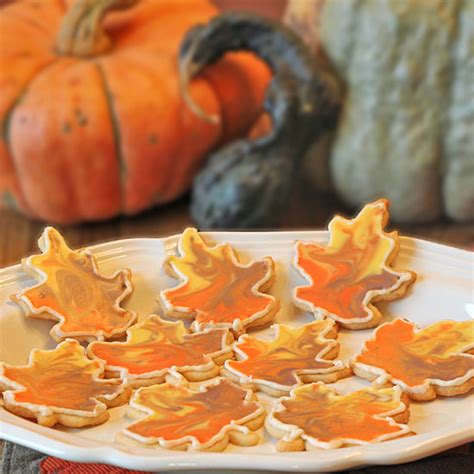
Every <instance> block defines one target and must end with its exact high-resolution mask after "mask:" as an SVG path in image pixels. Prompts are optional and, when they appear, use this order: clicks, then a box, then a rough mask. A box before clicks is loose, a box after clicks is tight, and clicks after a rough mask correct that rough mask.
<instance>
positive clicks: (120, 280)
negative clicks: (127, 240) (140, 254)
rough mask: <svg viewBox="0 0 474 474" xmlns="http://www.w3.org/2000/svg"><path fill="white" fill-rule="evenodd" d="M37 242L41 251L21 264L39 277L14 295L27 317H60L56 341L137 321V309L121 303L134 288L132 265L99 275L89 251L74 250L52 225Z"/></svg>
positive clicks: (117, 331) (87, 337) (99, 334)
mask: <svg viewBox="0 0 474 474" xmlns="http://www.w3.org/2000/svg"><path fill="white" fill-rule="evenodd" d="M39 247H40V249H41V251H42V252H43V253H42V254H40V255H33V256H31V257H28V258H27V259H25V260H23V261H22V265H23V269H24V270H25V271H26V272H28V273H30V274H31V275H32V276H34V277H35V278H37V279H38V280H39V281H40V282H39V283H38V284H37V285H36V286H33V287H31V288H26V289H24V290H22V291H20V292H19V293H17V294H16V295H14V296H12V297H11V299H12V300H13V301H14V302H16V303H18V304H20V305H21V307H22V309H23V310H24V312H25V314H26V315H27V316H31V317H34V318H42V319H53V320H56V321H59V322H58V324H55V325H54V326H53V328H52V329H51V332H50V334H51V336H52V337H53V339H54V340H55V341H58V342H59V341H61V340H63V339H65V338H74V339H77V340H79V341H92V340H95V339H99V340H100V339H104V338H105V339H110V338H115V337H119V336H121V335H122V334H124V333H125V331H126V330H127V328H128V327H129V326H131V325H132V324H133V323H134V322H135V320H136V314H135V313H134V312H132V311H126V310H125V309H123V308H121V307H120V304H121V302H122V301H123V300H124V299H125V298H126V297H127V296H128V295H129V294H130V293H131V292H132V283H131V279H130V278H131V275H130V271H129V270H120V271H118V272H116V273H115V274H113V275H112V276H110V277H105V276H103V275H101V274H100V273H99V270H98V268H97V264H96V261H95V259H94V257H93V256H92V254H91V253H89V252H88V251H87V250H84V249H82V250H76V251H73V250H71V249H70V248H69V247H68V246H67V244H66V242H65V241H64V238H63V237H62V235H61V234H60V233H59V232H58V231H57V230H56V229H54V228H52V227H47V228H46V229H45V230H44V232H43V235H42V236H41V238H40V240H39Z"/></svg>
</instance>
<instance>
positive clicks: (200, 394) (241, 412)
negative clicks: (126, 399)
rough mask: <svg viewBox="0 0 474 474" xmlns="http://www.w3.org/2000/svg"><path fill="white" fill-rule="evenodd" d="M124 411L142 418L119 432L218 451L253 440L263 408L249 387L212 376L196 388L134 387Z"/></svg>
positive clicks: (144, 439) (167, 444)
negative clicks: (212, 379)
mask: <svg viewBox="0 0 474 474" xmlns="http://www.w3.org/2000/svg"><path fill="white" fill-rule="evenodd" d="M129 415H130V416H132V417H134V418H135V417H138V418H141V419H140V420H139V421H137V422H135V423H133V424H131V425H130V426H128V427H127V428H126V429H125V430H124V434H125V435H127V436H129V437H131V438H133V439H135V440H138V441H140V442H142V443H146V444H159V445H160V446H162V447H164V448H169V449H179V450H184V449H188V450H192V451H223V450H224V449H225V448H226V447H227V445H228V444H229V443H232V444H236V445H238V446H254V445H256V444H258V442H259V439H260V437H259V435H258V433H255V431H256V430H258V429H259V428H260V427H262V426H263V423H264V419H265V411H264V409H263V408H262V407H261V406H260V405H259V403H258V402H257V401H256V400H255V398H254V395H253V394H252V392H251V391H250V390H244V389H242V388H239V387H237V386H236V385H234V384H232V383H231V382H229V381H228V380H226V379H222V378H220V379H216V380H214V381H212V382H211V383H207V384H206V385H201V387H200V389H199V390H197V391H195V390H191V389H189V388H188V387H187V386H185V385H172V384H168V383H165V384H161V385H154V386H152V387H144V388H140V389H138V390H137V391H136V392H135V394H134V396H133V397H132V399H131V400H130V409H129Z"/></svg>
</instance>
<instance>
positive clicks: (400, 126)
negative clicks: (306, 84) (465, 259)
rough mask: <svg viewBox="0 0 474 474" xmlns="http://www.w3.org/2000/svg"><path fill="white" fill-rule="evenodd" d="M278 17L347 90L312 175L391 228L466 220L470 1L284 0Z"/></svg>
mask: <svg viewBox="0 0 474 474" xmlns="http://www.w3.org/2000/svg"><path fill="white" fill-rule="evenodd" d="M285 17H286V19H285V21H286V23H287V24H289V25H290V26H291V27H292V28H293V29H294V30H295V31H297V32H299V33H300V34H302V36H303V37H304V38H305V40H306V42H307V43H308V44H309V45H310V46H311V48H312V49H313V51H314V52H315V53H316V54H317V55H318V56H324V57H327V58H328V59H329V61H330V62H331V63H332V66H333V67H334V68H335V70H336V72H337V75H338V76H339V77H340V79H341V81H342V82H343V83H344V84H345V86H346V99H345V105H344V111H343V115H342V118H341V121H340V124H339V127H338V132H337V136H336V137H335V142H334V144H333V147H332V151H331V152H329V153H326V154H323V155H321V154H320V155H319V158H316V157H315V156H314V155H313V156H309V157H308V160H309V162H312V166H313V168H314V169H316V170H317V171H316V173H317V174H318V175H319V176H320V175H321V169H322V168H324V165H325V164H326V166H327V167H328V168H329V171H330V174H331V177H332V184H333V185H334V187H335V189H336V190H337V192H338V193H339V195H340V196H341V197H342V198H343V199H344V200H345V201H346V202H348V203H349V204H351V205H354V206H360V205H362V203H364V202H367V201H370V200H372V199H375V198H377V197H380V196H385V197H387V198H389V199H390V200H391V202H392V215H393V217H394V219H395V220H397V221H399V222H402V221H405V222H421V221H429V220H433V219H436V218H438V217H440V216H441V215H442V214H446V215H447V216H449V217H451V218H452V219H455V220H458V221H469V220H472V219H474V133H473V130H474V80H473V73H472V71H474V2H472V1H470V0H467V1H463V0H451V1H449V2H445V1H442V0H429V1H420V0H404V1H397V0H389V1H383V2H382V1H380V2H375V1H365V0H363V1H361V0H331V1H328V0H306V1H304V2H302V1H299V0H290V3H289V6H288V10H287V12H286V14H285ZM318 159H319V161H318V163H317V164H315V162H316V161H317V160H318ZM313 176H314V175H313ZM318 179H319V178H315V181H317V180H318Z"/></svg>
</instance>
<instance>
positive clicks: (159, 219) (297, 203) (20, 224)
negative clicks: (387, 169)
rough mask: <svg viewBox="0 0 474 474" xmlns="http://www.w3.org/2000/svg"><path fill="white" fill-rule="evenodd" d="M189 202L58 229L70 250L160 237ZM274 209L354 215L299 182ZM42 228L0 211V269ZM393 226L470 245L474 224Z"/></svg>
mask: <svg viewBox="0 0 474 474" xmlns="http://www.w3.org/2000/svg"><path fill="white" fill-rule="evenodd" d="M188 206H189V200H188V199H187V198H186V199H182V200H180V201H178V202H176V203H173V204H171V205H169V206H166V207H160V208H156V209H153V210H151V211H148V212H146V213H143V214H141V215H139V216H135V217H129V218H127V217H121V218H117V219H113V220H110V221H107V222H102V223H89V224H82V225H76V226H69V227H63V226H59V227H58V228H59V230H60V231H61V232H62V233H63V234H64V235H65V237H66V239H67V241H68V242H69V244H70V245H71V246H72V247H73V248H78V247H82V246H87V245H91V244H95V243H99V242H105V241H109V240H115V239H121V238H128V237H163V236H166V235H170V234H174V233H177V232H180V231H182V230H183V229H184V228H185V227H186V226H188V225H194V223H193V221H192V219H191V216H190V215H189V211H188ZM275 212H278V213H279V225H278V226H277V227H276V228H277V229H278V230H282V229H324V228H326V226H327V223H328V222H329V220H330V219H331V218H332V216H333V215H334V214H335V213H338V212H339V213H342V214H345V215H352V214H353V213H354V210H351V209H347V208H346V207H345V206H344V205H343V204H342V203H341V202H340V201H338V199H337V198H336V197H335V196H333V195H331V194H318V193H315V192H314V191H312V190H311V189H310V188H309V187H307V186H305V185H304V183H299V184H298V185H296V186H295V187H294V192H293V196H292V199H291V201H290V203H289V205H288V207H287V208H286V209H280V210H278V209H276V210H275ZM44 226H45V223H43V222H35V221H31V220H29V219H27V218H25V217H23V216H21V215H19V214H16V213H15V212H13V211H5V210H3V211H0V267H4V266H7V265H11V264H14V263H17V262H19V261H20V260H21V258H23V257H25V256H27V255H30V254H32V253H36V252H37V249H38V246H37V240H38V237H39V235H40V234H41V232H42V230H43V228H44ZM392 227H396V228H398V230H399V231H400V233H401V234H402V235H410V236H413V237H419V238H423V239H427V240H432V241H437V242H441V243H445V244H449V245H453V246H455V247H460V248H465V249H471V250H473V249H474V225H473V224H456V223H453V222H448V221H441V222H436V223H433V224H419V225H410V226H407V225H404V226H393V225H392ZM202 230H204V229H202Z"/></svg>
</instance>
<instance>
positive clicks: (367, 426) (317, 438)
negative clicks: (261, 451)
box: [265, 382, 410, 451]
mask: <svg viewBox="0 0 474 474" xmlns="http://www.w3.org/2000/svg"><path fill="white" fill-rule="evenodd" d="M401 395H402V392H401V390H400V389H399V388H398V387H392V388H381V389H376V388H373V387H367V388H364V389H362V390H358V391H356V392H352V393H348V394H347V395H339V394H338V393H337V392H336V390H334V389H333V388H332V387H329V386H327V385H325V384H324V383H322V382H318V383H313V384H309V385H303V386H301V387H298V388H295V389H294V390H292V391H291V393H290V396H289V397H284V398H281V399H280V400H279V401H278V403H277V405H276V406H275V408H274V409H273V411H272V412H271V413H270V415H269V416H268V418H267V420H266V423H265V427H266V429H267V431H268V432H269V433H270V434H271V435H272V436H274V437H275V438H278V439H279V441H278V444H277V449H278V450H279V451H303V450H305V449H306V450H308V451H309V450H312V449H316V448H322V449H332V448H339V447H341V446H345V445H354V444H359V445H362V444H368V443H377V442H380V441H386V440H389V439H393V438H397V437H400V436H404V435H406V434H408V433H409V432H410V429H409V428H408V426H407V425H406V424H400V423H407V422H408V418H409V416H410V413H409V410H408V405H407V403H406V401H405V400H403V401H402V397H401Z"/></svg>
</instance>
